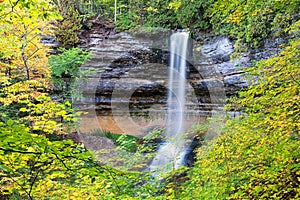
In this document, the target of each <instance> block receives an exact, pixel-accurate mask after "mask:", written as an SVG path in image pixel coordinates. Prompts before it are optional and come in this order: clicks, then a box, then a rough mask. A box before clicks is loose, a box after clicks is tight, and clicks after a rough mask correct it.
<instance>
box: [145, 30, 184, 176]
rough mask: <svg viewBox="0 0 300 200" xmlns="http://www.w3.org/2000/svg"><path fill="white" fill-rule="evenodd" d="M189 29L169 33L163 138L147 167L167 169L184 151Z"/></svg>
mask: <svg viewBox="0 0 300 200" xmlns="http://www.w3.org/2000/svg"><path fill="white" fill-rule="evenodd" d="M188 49H189V32H184V31H181V32H176V33H174V34H172V35H171V37H170V45H169V51H170V63H169V72H168V89H169V90H168V101H167V122H166V131H165V136H166V142H165V143H164V144H163V145H162V146H161V148H160V149H159V150H158V153H157V156H156V157H155V158H154V159H153V161H152V163H151V164H150V166H149V168H150V170H157V171H163V172H166V171H170V170H172V169H175V168H178V167H179V166H181V165H182V162H183V157H184V155H185V148H186V147H185V138H184V133H185V113H186V112H185V111H186V71H187V70H186V61H187V56H188Z"/></svg>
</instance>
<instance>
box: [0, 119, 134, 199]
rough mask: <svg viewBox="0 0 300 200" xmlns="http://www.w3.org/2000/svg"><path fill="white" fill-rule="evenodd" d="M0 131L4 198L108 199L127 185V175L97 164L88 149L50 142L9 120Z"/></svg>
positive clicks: (0, 170) (71, 143) (0, 180)
mask: <svg viewBox="0 0 300 200" xmlns="http://www.w3.org/2000/svg"><path fill="white" fill-rule="evenodd" d="M0 132H1V135H0V146H1V148H0V177H1V179H0V184H1V188H0V192H1V195H2V197H3V198H4V197H5V195H12V194H14V195H15V196H19V198H26V197H27V198H29V199H34V198H37V199H48V198H51V199H53V198H54V199H69V198H72V199H99V198H100V197H101V196H103V195H104V196H106V197H107V199H109V198H110V197H113V196H116V195H117V194H119V195H121V194H122V191H121V189H124V187H125V186H126V185H127V184H128V180H129V177H127V175H126V176H125V174H123V173H121V172H118V171H117V170H114V169H111V168H109V167H105V166H100V165H99V164H98V163H97V161H95V160H96V159H95V158H94V156H93V155H92V154H91V153H90V152H89V151H87V150H85V149H84V148H83V147H82V146H81V145H78V144H74V143H73V142H72V141H70V140H68V141H49V140H48V139H47V138H46V137H45V136H41V135H36V134H31V133H29V129H28V128H26V127H25V126H24V125H21V124H19V123H17V122H15V121H12V120H9V121H7V123H2V122H1V123H0ZM130 178H133V177H130ZM126 187H127V186H126Z"/></svg>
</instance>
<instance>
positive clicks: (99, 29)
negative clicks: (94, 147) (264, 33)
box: [81, 22, 283, 115]
mask: <svg viewBox="0 0 300 200" xmlns="http://www.w3.org/2000/svg"><path fill="white" fill-rule="evenodd" d="M92 24H93V26H92V28H91V30H89V31H87V30H86V32H82V33H81V35H82V36H84V37H83V39H82V41H81V43H82V44H83V46H85V47H88V48H89V50H90V51H91V52H92V53H93V54H94V58H92V59H91V60H90V61H89V62H87V63H86V64H85V65H84V66H83V67H82V68H83V70H84V69H89V68H94V69H97V70H99V73H97V74H95V75H93V76H92V77H89V81H88V84H87V85H86V86H85V88H84V93H85V96H87V97H89V100H88V102H89V103H95V105H96V109H106V110H110V109H111V107H110V102H112V101H118V99H113V98H114V97H112V95H113V93H114V91H116V90H118V91H119V93H122V92H123V93H124V95H128V94H130V96H129V97H128V98H127V101H129V102H130V103H129V105H130V107H131V108H136V109H142V108H147V107H149V106H151V105H153V104H160V105H164V104H166V99H167V97H166V94H167V91H168V89H167V74H168V62H169V52H168V50H166V47H167V46H168V45H167V40H166V38H165V39H162V40H160V41H154V42H155V43H156V44H160V45H161V47H162V48H159V47H155V48H154V47H151V46H152V45H153V40H150V41H147V38H146V39H145V38H144V39H145V40H143V37H142V36H141V35H139V34H137V37H135V36H132V35H131V34H128V33H116V32H114V30H113V29H112V27H111V24H103V23H94V22H93V23H92ZM145 37H148V36H145ZM96 40H97V41H98V40H99V41H98V42H95V41H96ZM100 40H101V41H100ZM282 42H283V41H282V40H279V39H277V40H275V39H273V41H272V40H270V41H268V42H266V43H265V44H266V45H265V47H264V48H263V49H260V50H255V51H254V50H251V51H249V52H248V53H244V54H241V55H239V57H237V58H236V59H234V60H231V59H230V56H231V55H232V54H233V53H234V46H233V45H234V41H231V40H230V39H229V38H227V37H224V36H217V37H211V36H209V35H205V34H203V36H202V37H201V38H200V39H199V38H198V40H197V41H194V46H199V48H195V49H194V52H193V59H191V60H189V62H188V63H187V64H188V65H187V66H188V69H187V81H188V83H189V85H190V86H191V87H192V88H193V92H194V93H195V95H196V97H197V100H196V101H197V104H198V106H199V108H200V109H202V110H205V111H208V112H207V113H209V111H210V110H212V109H215V108H217V109H219V108H222V106H223V105H224V103H225V99H226V97H229V96H231V95H234V94H236V92H237V91H238V90H240V89H241V88H245V87H247V86H249V85H250V84H251V83H250V82H249V81H247V80H245V79H244V73H243V69H244V68H247V67H250V66H251V64H252V62H253V61H254V60H260V59H266V58H269V57H270V56H272V55H274V54H275V53H277V52H278V51H279V48H278V46H279V44H281V43H282ZM163 43H165V44H163ZM208 115H209V114H208Z"/></svg>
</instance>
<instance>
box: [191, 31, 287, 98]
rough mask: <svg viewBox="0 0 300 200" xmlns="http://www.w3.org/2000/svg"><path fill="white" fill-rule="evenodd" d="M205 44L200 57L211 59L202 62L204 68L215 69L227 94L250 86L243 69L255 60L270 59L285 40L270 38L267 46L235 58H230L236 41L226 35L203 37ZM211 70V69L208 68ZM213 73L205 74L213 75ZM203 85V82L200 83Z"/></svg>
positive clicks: (207, 75) (229, 94)
mask: <svg viewBox="0 0 300 200" xmlns="http://www.w3.org/2000/svg"><path fill="white" fill-rule="evenodd" d="M201 40H202V43H203V46H202V48H201V50H200V52H199V56H200V57H205V58H206V59H207V60H209V63H207V64H206V65H205V64H203V63H201V62H203V61H197V62H199V63H200V65H201V64H202V68H203V67H204V68H207V69H209V68H210V69H214V70H215V71H216V72H217V73H219V75H221V76H219V77H220V78H221V79H222V80H223V83H224V86H225V91H226V95H227V96H231V95H234V94H235V93H236V92H237V91H239V90H240V89H241V88H245V87H248V86H249V85H250V84H251V83H250V82H249V81H248V80H246V79H245V76H244V73H243V69H245V68H248V67H250V66H251V65H252V63H253V61H258V60H262V59H268V58H270V57H272V56H273V55H275V54H276V53H278V52H279V51H280V48H279V45H280V44H282V43H283V42H284V40H283V39H278V38H277V39H268V40H266V42H265V46H264V47H263V48H261V49H256V50H250V51H249V52H247V53H243V54H241V55H239V56H238V57H237V58H235V59H232V60H231V59H230V56H231V55H232V54H233V53H234V47H233V45H234V42H233V41H230V40H229V38H227V37H224V36H217V37H209V36H208V37H205V38H201ZM207 71H209V70H207ZM210 71H211V73H208V74H205V76H206V77H207V78H208V77H212V76H214V74H212V71H213V70H210ZM200 85H201V84H200Z"/></svg>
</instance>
